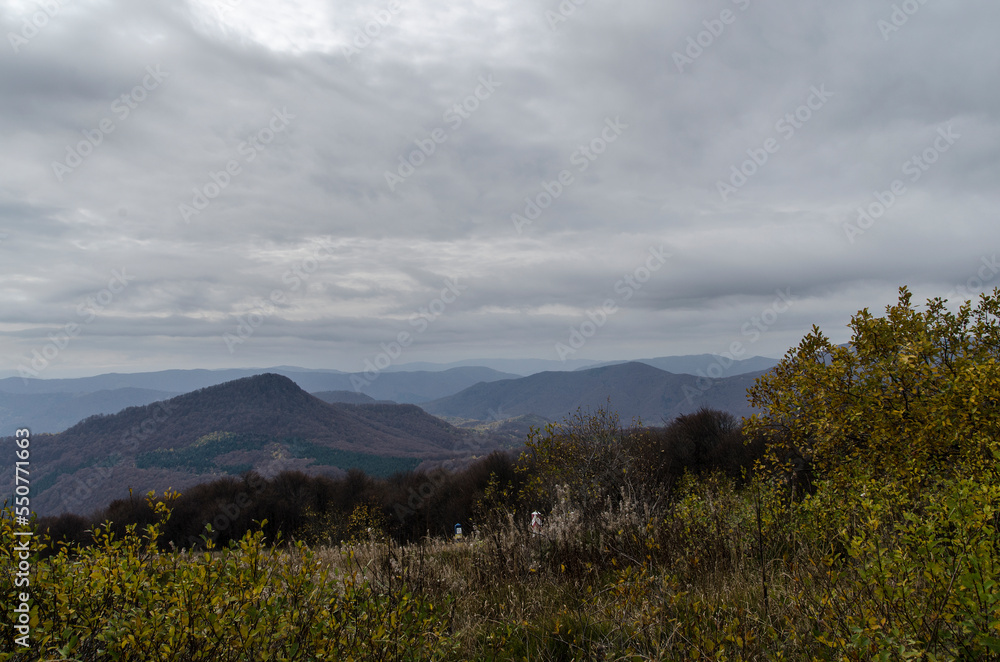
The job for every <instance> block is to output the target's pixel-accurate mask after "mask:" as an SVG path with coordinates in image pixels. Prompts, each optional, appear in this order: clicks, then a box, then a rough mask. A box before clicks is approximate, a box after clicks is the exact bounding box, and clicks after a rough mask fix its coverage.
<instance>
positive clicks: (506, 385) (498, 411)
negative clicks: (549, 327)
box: [422, 363, 760, 425]
mask: <svg viewBox="0 0 1000 662" xmlns="http://www.w3.org/2000/svg"><path fill="white" fill-rule="evenodd" d="M759 374H760V373H749V374H746V375H738V376H735V377H727V378H724V379H718V380H713V381H708V380H704V379H701V378H698V377H695V376H693V375H678V374H673V373H669V372H666V371H663V370H659V369H657V368H654V367H652V366H649V365H646V364H644V363H625V364H619V365H612V366H606V367H603V368H591V369H589V370H580V371H575V372H542V373H538V374H536V375H531V376H529V377H522V378H520V379H507V380H502V381H498V382H491V383H488V384H487V383H482V384H476V385H475V386H471V387H469V388H467V389H465V390H464V391H462V392H461V393H457V394H455V395H453V396H449V397H447V398H442V399H440V400H435V401H433V402H429V403H426V404H424V405H422V407H423V408H424V409H425V410H426V411H427V412H429V413H431V414H434V415H435V416H445V417H455V418H461V419H474V420H497V419H505V418H510V417H513V416H520V415H523V414H535V415H537V416H542V417H544V418H547V419H549V420H561V419H563V418H564V417H565V416H567V415H569V414H571V413H573V412H574V411H576V409H577V408H583V409H587V408H590V409H591V410H594V409H596V408H598V407H605V406H607V405H608V399H609V398H610V403H611V408H612V409H613V410H614V411H616V412H617V413H618V414H619V415H620V416H621V418H622V420H623V421H629V420H631V419H633V418H639V419H641V420H642V421H643V423H645V424H647V425H660V424H661V423H663V422H664V421H665V420H670V419H672V418H674V417H676V416H678V415H680V414H686V413H691V412H695V411H697V410H698V409H700V408H701V407H709V408H713V409H720V410H723V411H728V412H730V413H732V414H734V415H736V416H746V415H749V414H750V413H752V410H751V409H750V407H749V404H748V403H747V398H746V389H747V388H748V387H749V386H751V385H752V384H753V380H754V379H755V378H756V377H757V375H759ZM703 387H707V388H703ZM689 395H690V396H691V397H690V398H689V397H688V396H689Z"/></svg>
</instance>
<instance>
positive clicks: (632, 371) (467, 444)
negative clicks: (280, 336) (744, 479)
mask: <svg viewBox="0 0 1000 662" xmlns="http://www.w3.org/2000/svg"><path fill="white" fill-rule="evenodd" d="M755 365H759V364H754V363H752V362H751V363H744V364H741V367H748V366H750V367H754V366H755ZM720 370H721V368H720V369H717V370H715V371H709V372H710V373H713V372H714V373H716V374H718V373H719V372H720ZM185 372H186V371H166V372H164V373H146V374H138V375H101V376H99V377H94V378H86V379H85V380H83V382H84V383H83V384H78V383H74V380H44V381H54V382H58V383H57V384H50V385H49V388H95V389H102V390H96V391H93V392H90V393H72V392H58V391H57V392H49V393H45V392H35V393H20V394H17V393H14V394H11V393H7V394H2V398H3V402H4V403H6V404H4V407H5V409H0V413H3V415H4V416H6V417H7V418H6V421H5V422H6V423H8V424H10V427H9V429H10V430H13V429H15V428H16V427H28V428H30V429H32V455H31V461H32V465H31V471H32V503H33V506H34V507H35V509H36V511H37V512H39V513H47V514H54V513H59V512H63V511H66V510H71V511H75V512H89V511H90V510H93V509H95V508H98V507H100V506H103V505H106V504H107V503H108V502H110V500H112V499H114V498H119V497H122V496H126V495H127V494H128V489H129V488H134V489H135V490H138V491H139V492H140V493H145V492H146V491H148V490H149V489H154V490H157V491H162V490H164V489H166V488H168V487H173V488H175V489H184V488H185V487H187V486H190V485H193V484H195V483H198V482H202V481H205V480H209V479H212V478H217V477H219V476H224V475H236V474H240V473H243V472H245V471H248V470H250V469H253V470H256V471H258V472H260V473H263V474H265V475H270V474H273V473H276V472H278V471H280V470H285V469H300V470H304V471H307V472H312V473H317V472H318V473H325V474H329V475H342V474H343V473H344V472H345V471H346V470H348V469H351V468H359V469H362V470H364V471H366V472H367V473H371V474H381V475H386V474H389V473H393V472H395V471H405V470H411V469H413V468H414V467H417V466H418V465H420V464H421V463H424V465H425V466H433V465H434V464H439V463H442V462H447V463H449V464H451V463H454V462H456V461H463V458H465V459H468V458H470V457H473V456H476V455H481V454H483V453H486V452H488V451H490V450H492V449H494V448H498V447H510V446H516V445H519V444H520V443H523V441H524V436H525V434H526V433H527V432H528V430H529V429H531V428H532V427H539V426H541V425H544V423H546V422H548V421H562V420H564V419H566V418H569V417H571V416H572V415H573V414H574V413H575V412H577V411H578V410H583V411H584V412H585V413H586V412H587V411H595V410H596V409H597V408H599V407H607V408H610V409H611V410H612V411H614V412H615V413H617V414H618V415H619V416H620V418H621V420H622V422H623V424H629V423H630V422H632V421H637V422H642V423H643V424H644V425H660V424H662V423H664V422H667V421H669V420H670V419H672V418H674V417H676V416H678V415H681V414H686V413H691V412H694V411H697V410H698V409H700V408H702V407H708V408H712V409H721V410H724V411H728V412H730V413H732V414H735V415H737V416H745V415H748V414H750V413H751V410H750V408H749V405H748V403H747V399H746V389H747V388H748V387H749V386H750V385H752V384H753V381H754V379H755V378H756V377H757V376H758V375H760V374H763V371H757V372H750V373H744V374H738V375H733V376H730V377H722V378H720V379H714V380H712V379H708V378H706V377H699V376H695V375H690V374H676V373H672V372H667V371H665V370H661V369H659V368H656V367H653V366H652V365H649V364H647V363H642V362H630V363H616V364H613V365H606V366H602V367H596V368H589V369H586V370H579V371H548V372H540V373H535V374H532V375H529V376H527V377H507V376H505V373H500V372H497V371H495V370H492V369H490V368H477V367H471V366H465V367H456V368H449V369H447V370H444V371H440V372H430V371H420V372H410V373H385V374H380V375H378V376H377V380H375V381H382V380H384V381H383V384H384V387H383V388H385V389H388V390H392V391H393V392H395V393H397V394H404V395H407V396H408V397H411V398H420V399H424V400H425V401H423V402H421V403H420V405H419V406H418V405H415V404H412V403H396V402H390V401H387V399H381V400H376V399H375V398H374V397H373V396H372V395H369V394H365V393H358V392H356V391H354V390H348V389H332V390H320V391H317V392H316V393H315V395H310V394H309V393H307V392H306V390H305V389H304V388H303V385H302V384H297V383H296V382H295V381H293V379H292V378H290V377H287V376H284V375H279V374H276V373H264V374H258V375H253V376H249V377H241V378H238V379H235V380H231V381H227V382H225V383H222V384H214V385H210V386H206V387H203V388H199V389H196V390H192V391H191V392H187V393H184V394H182V395H176V396H173V397H168V398H164V397H162V396H163V395H164V394H168V395H169V392H166V391H157V390H151V389H141V388H138V387H135V386H129V385H124V386H123V385H122V384H129V383H147V384H155V385H159V386H162V387H168V388H178V387H184V386H186V385H189V384H190V383H192V382H194V383H197V382H203V381H205V380H210V379H214V378H216V377H217V373H216V371H191V372H193V373H194V374H185ZM222 372H223V373H225V374H226V376H231V372H230V371H222ZM287 372H292V373H293V374H295V376H296V377H297V378H298V379H300V380H302V381H304V382H306V384H307V385H309V386H313V387H315V386H318V385H328V384H330V383H334V384H337V383H341V382H340V381H338V380H343V379H349V378H350V376H349V375H345V374H343V373H332V372H326V371H304V372H294V371H291V370H288V371H287ZM476 377H486V378H487V380H479V381H474V380H475V378H476ZM18 381H20V380H18ZM39 381H42V380H39ZM469 382H472V383H471V384H470V383H469ZM22 386H25V385H23V384H22ZM41 386H42V385H41V384H36V383H32V382H29V383H28V384H27V385H26V387H27V390H36V391H38V390H39V389H40V388H41ZM109 386H110V387H114V388H110V389H105V388H103V387H109ZM433 393H444V394H445V395H444V396H443V397H437V398H434V399H431V398H428V394H433ZM153 399H155V400H157V402H153V403H147V402H144V401H146V400H153ZM120 403H126V406H125V407H124V408H122V409H121V410H120V411H118V412H117V413H111V412H100V413H96V414H94V415H91V416H89V417H86V418H84V419H83V420H80V421H79V422H77V423H76V424H74V425H72V426H71V427H69V428H68V429H66V430H64V431H62V432H60V433H58V434H43V433H42V430H41V429H39V427H38V426H37V425H36V424H35V423H36V422H35V421H33V420H31V418H30V417H31V416H38V417H40V418H45V417H44V416H43V413H44V412H45V411H46V408H47V410H48V418H47V419H46V420H48V421H49V422H50V423H51V422H52V421H56V422H59V421H69V420H70V419H72V418H73V417H75V416H78V415H80V414H81V413H83V412H84V411H87V408H88V407H92V408H98V409H104V410H106V409H108V408H112V407H114V406H115V405H116V404H120ZM132 403H136V404H132ZM32 407H34V409H32ZM11 423H12V424H11ZM12 474H13V472H12V471H10V472H7V471H4V472H2V473H0V494H11V493H12V492H13V487H14V485H13V475H12Z"/></svg>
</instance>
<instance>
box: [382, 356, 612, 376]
mask: <svg viewBox="0 0 1000 662" xmlns="http://www.w3.org/2000/svg"><path fill="white" fill-rule="evenodd" d="M598 364H599V362H598V361H588V360H586V359H567V360H566V361H556V360H554V359H466V360H464V361H453V362H451V363H428V362H415V363H403V364H400V365H398V366H392V367H390V368H389V369H388V371H391V372H400V371H414V370H424V371H427V372H440V371H442V370H450V369H452V368H463V367H472V366H481V367H484V368H493V369H494V370H499V371H501V372H507V373H512V374H514V375H516V376H521V377H526V376H528V375H533V374H535V373H538V372H545V371H548V370H577V369H583V368H591V367H595V366H597V365H598Z"/></svg>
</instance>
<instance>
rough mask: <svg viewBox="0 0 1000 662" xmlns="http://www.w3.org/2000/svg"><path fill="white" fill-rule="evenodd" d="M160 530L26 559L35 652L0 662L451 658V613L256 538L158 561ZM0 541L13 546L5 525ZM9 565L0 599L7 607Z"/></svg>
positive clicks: (300, 550)
mask: <svg viewBox="0 0 1000 662" xmlns="http://www.w3.org/2000/svg"><path fill="white" fill-rule="evenodd" d="M157 535H158V533H157V529H156V527H155V526H154V527H151V530H149V531H147V532H145V533H144V534H143V535H140V534H139V533H138V532H136V531H135V530H134V529H133V530H131V531H129V532H128V534H127V535H126V536H124V537H123V538H120V539H116V538H115V537H114V536H113V534H111V533H109V532H108V531H107V530H106V529H100V530H98V531H96V532H95V536H96V538H97V541H98V544H97V545H95V546H93V547H89V548H86V549H82V550H79V551H78V552H74V553H72V554H70V553H67V551H66V550H62V551H61V552H60V553H59V554H57V555H55V556H52V557H50V558H48V559H44V560H41V559H37V558H36V559H35V560H34V563H33V565H34V574H33V576H32V581H31V589H30V591H31V599H32V607H31V626H32V633H31V647H30V649H24V648H21V647H19V646H14V645H13V644H12V642H11V640H10V639H5V640H4V642H3V649H2V652H0V659H4V660H38V659H47V660H48V659H77V660H136V661H139V660H142V661H146V660H184V661H188V660H192V661H193V660H212V661H213V662H218V661H229V660H232V661H237V660H264V659H266V660H317V659H319V660H434V659H443V658H444V657H445V656H447V655H449V654H450V650H451V649H452V646H451V644H450V641H449V639H448V637H447V634H448V632H449V628H450V614H451V612H450V605H449V604H448V602H447V601H442V602H440V603H439V604H435V603H434V602H432V601H430V600H428V599H427V598H425V597H423V596H417V595H414V594H413V593H411V592H410V591H408V590H406V589H405V588H403V587H400V588H399V589H398V590H394V591H386V590H379V589H376V588H375V587H374V586H372V585H371V584H370V583H369V582H368V581H366V580H365V579H363V578H360V577H357V576H355V575H352V574H349V573H342V574H340V575H334V574H332V573H331V572H330V569H329V568H328V567H325V566H324V565H323V564H321V563H320V562H319V561H318V560H317V558H316V556H315V554H314V552H313V551H311V550H310V549H308V548H307V547H306V546H305V545H303V544H297V545H294V546H291V547H290V548H287V549H279V548H274V547H267V546H266V545H265V544H264V541H263V534H262V533H257V534H248V535H247V536H246V537H244V538H243V539H242V540H241V541H240V542H239V544H238V545H236V546H234V547H230V548H226V549H220V550H210V551H206V552H202V553H188V552H172V553H159V552H158V551H157V549H156V537H157ZM0 544H2V545H3V546H4V549H5V550H9V549H11V548H12V545H13V530H12V527H11V526H10V524H9V522H8V520H6V519H5V520H4V526H3V527H2V529H0ZM10 563H11V560H10V559H9V558H8V559H7V562H6V564H7V568H6V571H5V572H4V573H3V576H2V580H0V581H2V589H0V595H2V596H3V597H4V598H5V600H4V603H5V604H13V596H14V595H15V593H14V592H15V588H14V586H13V583H12V573H11V572H10V567H11V565H10Z"/></svg>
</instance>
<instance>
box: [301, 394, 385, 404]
mask: <svg viewBox="0 0 1000 662" xmlns="http://www.w3.org/2000/svg"><path fill="white" fill-rule="evenodd" d="M313 396H314V397H317V398H319V399H320V400H322V401H323V402H329V403H331V404H333V403H337V402H339V403H342V404H346V405H370V404H374V403H376V402H378V400H376V399H375V398H373V397H372V396H370V395H365V394H364V393H355V392H354V391H316V392H315V393H313Z"/></svg>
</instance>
